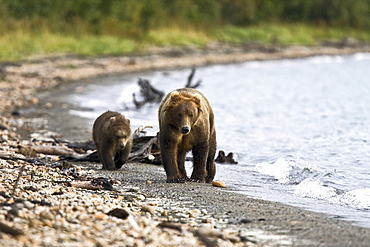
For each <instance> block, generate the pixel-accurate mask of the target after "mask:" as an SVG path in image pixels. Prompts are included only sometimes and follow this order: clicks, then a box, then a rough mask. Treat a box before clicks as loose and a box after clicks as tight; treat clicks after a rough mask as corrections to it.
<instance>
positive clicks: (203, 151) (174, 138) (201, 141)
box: [158, 88, 216, 183]
mask: <svg viewBox="0 0 370 247" xmlns="http://www.w3.org/2000/svg"><path fill="white" fill-rule="evenodd" d="M158 118H159V143H160V150H161V157H162V163H163V166H164V169H165V171H166V175H167V182H168V183H179V182H185V181H195V182H207V183H209V182H212V180H213V178H214V176H215V173H216V166H215V162H214V157H215V153H216V130H215V125H214V115H213V111H212V108H211V105H210V104H209V102H208V100H207V98H206V97H205V96H204V95H203V94H202V93H201V92H199V91H198V90H195V89H191V88H182V89H177V90H174V91H172V92H171V93H169V94H168V95H167V96H166V97H165V99H164V100H163V101H162V103H161V105H160V107H159V111H158ZM190 150H191V151H192V153H193V173H192V175H191V177H190V179H189V178H188V176H187V175H186V170H185V166H184V163H185V155H186V153H187V152H188V151H190Z"/></svg>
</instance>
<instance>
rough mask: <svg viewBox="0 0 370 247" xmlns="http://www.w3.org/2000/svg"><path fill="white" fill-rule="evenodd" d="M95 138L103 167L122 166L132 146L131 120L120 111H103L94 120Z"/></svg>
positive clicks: (111, 168) (112, 168)
mask: <svg viewBox="0 0 370 247" xmlns="http://www.w3.org/2000/svg"><path fill="white" fill-rule="evenodd" d="M93 139H94V142H95V145H96V151H97V153H98V156H99V159H100V162H101V163H102V164H103V169H107V170H114V169H119V168H121V167H122V165H123V164H125V163H126V161H127V159H128V156H129V154H130V152H131V147H132V135H131V127H130V120H129V119H127V118H125V117H124V116H122V115H121V114H120V113H118V112H112V111H107V112H105V113H103V114H102V115H100V116H99V117H98V118H97V119H96V120H95V122H94V126H93Z"/></svg>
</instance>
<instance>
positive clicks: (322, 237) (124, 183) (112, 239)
mask: <svg viewBox="0 0 370 247" xmlns="http://www.w3.org/2000/svg"><path fill="white" fill-rule="evenodd" d="M368 51H370V50H369V48H368V47H361V48H360V47H345V48H338V47H336V48H334V47H319V48H312V49H310V48H300V49H298V48H290V49H286V50H279V49H278V50H275V51H273V50H271V49H265V50H259V51H258V52H256V51H254V52H243V50H242V48H240V47H238V48H223V49H221V48H220V47H219V49H215V51H214V52H211V51H210V50H209V51H193V50H192V49H191V48H188V49H184V50H177V49H174V50H173V49H172V50H170V51H161V52H157V53H156V52H153V54H151V55H148V56H140V57H119V58H118V57H115V58H94V59H84V58H72V57H59V58H43V59H40V60H38V61H37V62H36V60H33V61H29V62H25V63H20V64H7V65H4V66H3V69H2V71H3V72H2V74H3V76H2V77H3V78H5V80H7V82H5V83H2V84H1V85H2V87H1V88H2V90H1V93H2V94H3V95H4V96H6V97H1V99H2V101H3V102H5V103H4V104H2V105H1V106H2V122H1V123H2V132H1V133H2V138H3V141H2V144H1V148H2V150H3V151H7V152H10V153H12V152H13V153H15V152H17V147H18V146H19V145H27V144H29V143H28V141H27V140H23V141H22V140H20V138H19V136H18V133H17V132H16V130H17V127H18V126H19V125H21V123H22V116H18V115H19V114H20V111H19V110H20V109H22V108H24V107H26V106H29V105H33V106H35V107H36V108H37V107H45V105H39V103H40V101H39V100H38V98H37V93H38V91H39V90H38V89H41V87H42V90H45V89H52V88H54V89H55V88H57V87H58V86H60V85H62V84H65V83H68V82H69V81H71V80H72V81H73V80H81V79H87V78H91V77H96V76H100V75H105V74H111V73H125V72H133V71H142V70H154V69H164V68H176V67H190V66H201V65H205V64H212V63H233V62H242V61H248V60H262V59H281V58H295V57H304V56H313V55H324V54H327V55H337V54H349V53H355V52H368ZM187 54H188V55H187ZM6 83H8V84H7V85H6ZM7 86H8V87H7ZM3 89H4V90H3ZM3 95H2V96H3ZM47 107H52V104H51V105H48V106H47ZM38 158H39V159H42V157H38ZM0 161H2V166H1V167H2V169H1V171H0V172H1V173H2V176H1V178H2V180H1V185H2V186H1V191H2V192H4V194H2V195H1V196H0V198H2V205H3V207H2V209H1V219H2V221H1V222H3V223H6V225H8V226H10V227H11V228H12V229H13V230H14V229H19V230H20V231H21V232H22V234H14V236H17V237H15V238H14V237H9V234H3V233H1V234H2V235H1V236H2V240H4V243H9V244H12V245H21V244H25V245H30V246H32V245H35V246H37V245H48V246H57V245H58V246H63V245H68V244H69V245H73V246H94V245H95V246H105V245H106V246H108V245H109V246H111V245H112V246H113V245H117V246H119V245H121V246H122V245H123V246H124V245H127V246H134V245H136V246H148V245H151V246H188V245H193V246H194V245H207V246H217V245H219V246H234V245H235V246H366V245H367V243H368V242H369V237H368V236H370V234H369V229H367V228H361V227H356V226H352V225H351V224H350V223H349V222H344V221H341V220H340V219H333V218H330V217H328V216H326V215H323V214H318V213H313V212H308V211H305V210H301V209H299V208H295V207H290V206H286V205H282V204H279V203H274V202H268V201H263V200H257V199H252V198H250V197H248V196H244V195H239V194H236V193H231V192H229V191H228V190H230V189H229V188H226V189H218V188H215V187H212V186H210V185H207V184H194V183H186V184H180V185H177V184H175V185H172V184H166V183H165V176H164V173H163V169H161V168H160V167H156V166H150V165H144V164H128V165H127V166H125V167H124V168H123V169H121V170H120V171H114V172H108V171H101V170H100V169H99V168H100V165H96V164H85V163H80V164H75V166H76V167H77V169H78V170H79V172H80V173H81V174H82V175H84V176H85V177H94V178H97V177H106V178H109V179H110V180H111V181H113V186H114V189H115V191H106V190H102V189H100V190H91V189H90V190H89V189H86V188H85V189H81V188H78V187H76V186H74V185H73V184H72V181H73V176H72V177H71V175H68V176H66V175H65V174H64V173H63V170H62V169H60V168H55V165H52V164H53V163H54V162H58V160H57V159H55V158H54V157H53V156H47V157H46V161H45V164H40V163H30V162H28V161H27V162H25V161H18V160H17V161H14V160H9V159H7V160H5V159H0ZM21 167H24V168H23V170H21ZM21 171H22V174H21V175H22V176H20V177H17V175H18V173H20V172H21ZM16 181H18V185H17V186H16ZM53 181H54V182H53ZM55 181H59V182H60V181H64V182H65V181H68V183H69V184H68V183H57V182H55ZM66 184H67V185H68V186H66ZM14 187H17V188H15V189H14V190H12V189H13V188H14ZM22 200H23V201H22ZM43 201H44V202H46V203H47V204H45V203H44V204H45V205H42V204H43V203H41V202H43ZM30 202H31V203H30ZM103 205H104V206H103ZM115 208H120V209H124V210H126V211H127V212H129V214H130V215H131V216H132V219H133V220H134V221H132V220H131V221H130V220H129V219H116V218H117V217H115V216H109V215H107V214H109V212H111V210H113V209H115ZM32 219H36V220H32ZM135 223H136V224H135ZM166 224H167V225H166ZM13 233H14V232H13ZM123 236H124V237H123ZM208 240H209V241H208ZM5 241H9V242H5ZM53 241H54V242H53ZM55 241H56V242H55ZM216 244H217V245H216Z"/></svg>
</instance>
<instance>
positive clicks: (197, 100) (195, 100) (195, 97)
mask: <svg viewBox="0 0 370 247" xmlns="http://www.w3.org/2000/svg"><path fill="white" fill-rule="evenodd" d="M200 99H201V96H200V95H199V94H194V96H193V98H192V100H193V101H194V103H195V104H197V105H198V106H200Z"/></svg>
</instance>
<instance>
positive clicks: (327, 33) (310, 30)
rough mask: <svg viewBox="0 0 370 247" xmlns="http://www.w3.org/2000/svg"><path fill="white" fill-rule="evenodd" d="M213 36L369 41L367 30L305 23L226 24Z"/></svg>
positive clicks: (311, 41)
mask: <svg viewBox="0 0 370 247" xmlns="http://www.w3.org/2000/svg"><path fill="white" fill-rule="evenodd" d="M215 37H216V38H217V40H219V41H223V42H229V43H243V42H248V41H259V42H261V43H263V44H271V42H272V41H273V40H276V41H277V42H278V43H279V44H280V45H282V46H289V45H305V46H313V45H317V42H318V41H322V40H327V39H336V40H341V39H343V38H345V37H352V38H355V39H358V40H362V41H365V42H370V33H369V32H367V31H363V30H356V29H349V28H346V29H339V28H328V27H318V26H310V25H307V24H261V25H257V26H249V27H244V28H241V27H233V26H227V27H223V28H220V29H219V30H216V31H215Z"/></svg>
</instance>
